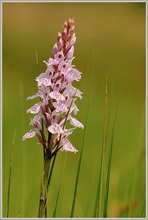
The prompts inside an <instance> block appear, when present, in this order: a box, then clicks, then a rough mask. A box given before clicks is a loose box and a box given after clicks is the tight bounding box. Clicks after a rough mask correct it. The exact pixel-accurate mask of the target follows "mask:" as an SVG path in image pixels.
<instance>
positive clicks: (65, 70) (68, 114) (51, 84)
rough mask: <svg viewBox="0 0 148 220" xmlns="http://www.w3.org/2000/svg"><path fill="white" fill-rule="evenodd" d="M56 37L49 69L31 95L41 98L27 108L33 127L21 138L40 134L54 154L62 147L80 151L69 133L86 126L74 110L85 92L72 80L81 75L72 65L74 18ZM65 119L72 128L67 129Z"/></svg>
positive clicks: (39, 136)
mask: <svg viewBox="0 0 148 220" xmlns="http://www.w3.org/2000/svg"><path fill="white" fill-rule="evenodd" d="M57 39H58V42H57V43H55V45H54V46H53V49H52V54H53V58H49V60H48V61H47V62H46V61H44V62H45V63H46V65H47V69H46V71H45V72H44V73H41V74H40V75H39V76H38V77H37V78H36V81H37V84H38V92H37V93H36V94H35V95H33V96H30V97H28V99H34V98H36V97H40V101H39V102H38V103H36V104H35V105H34V106H32V107H31V108H30V109H28V110H27V113H28V112H30V113H31V114H34V115H35V117H34V118H33V119H32V120H31V122H30V124H31V125H32V126H33V129H32V130H30V131H29V132H27V133H26V134H25V135H24V136H23V138H22V139H23V140H25V139H26V138H32V137H34V136H35V135H37V137H38V139H39V142H40V143H41V144H42V145H43V146H44V147H45V148H46V149H49V150H50V151H51V154H52V153H54V152H56V151H58V150H59V149H60V150H62V151H64V150H65V151H71V152H74V153H76V152H77V150H76V149H75V148H74V147H73V145H72V144H71V143H70V141H69V140H68V136H69V135H70V134H71V133H72V132H73V130H74V129H75V128H76V127H79V128H83V127H84V126H83V124H82V123H80V122H79V121H78V120H77V119H75V118H74V117H73V116H72V113H73V112H74V114H75V115H76V114H77V112H78V111H79V109H78V108H77V106H76V104H75V101H76V99H77V97H79V98H80V99H81V98H82V92H81V91H80V90H78V89H76V88H75V87H73V86H72V82H73V81H74V80H76V81H79V80H80V79H81V74H82V73H81V72H79V71H78V70H77V69H75V68H74V65H72V61H73V59H74V57H73V54H74V43H75V42H76V36H75V33H74V19H69V20H68V21H65V23H64V26H63V30H62V34H61V33H58V36H57ZM41 120H42V121H43V123H44V127H45V131H44V132H43V129H42V126H41V123H40V121H41ZM66 121H69V122H70V124H71V125H72V126H73V127H72V128H69V129H66V127H65V122H66ZM45 133H46V134H45Z"/></svg>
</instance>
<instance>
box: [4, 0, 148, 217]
mask: <svg viewBox="0 0 148 220" xmlns="http://www.w3.org/2000/svg"><path fill="white" fill-rule="evenodd" d="M145 7H146V3H144V2H141V3H136V2H133V3H130V2H126V3H123V2H120V3H105V2H104V3H101V2H98V3H72V2H69V3H51V2H47V3H41V2H40V3H37V2H36V3H29V2H28V3H21V2H20V3H16V2H15V3H14V2H13V3H12V2H3V3H2V13H3V14H2V45H3V54H2V55H3V56H2V65H3V66H2V70H3V74H2V80H3V81H2V87H3V88H2V91H3V113H2V116H3V123H2V129H3V142H2V143H3V146H2V172H3V173H2V178H3V179H2V192H3V198H2V211H3V217H5V212H6V201H7V187H8V176H9V164H10V152H11V142H12V139H13V135H14V130H15V129H16V138H15V149H14V161H13V168H12V185H11V196H10V217H17V216H18V217H37V213H38V204H39V191H40V180H41V175H42V168H43V156H42V147H41V146H40V145H37V138H36V137H35V138H33V139H30V140H29V139H28V140H26V141H25V142H23V141H22V140H21V139H22V136H23V135H24V134H25V133H26V132H27V131H28V130H29V129H30V128H31V127H30V126H29V122H30V118H31V117H32V116H31V115H29V114H26V110H27V109H28V108H30V107H31V106H32V105H33V103H34V101H35V100H33V101H32V100H31V101H27V102H26V99H27V97H28V96H30V95H33V94H34V93H36V91H37V85H36V82H35V78H36V77H37V76H38V75H39V74H40V73H42V72H44V71H45V69H46V65H45V64H44V63H43V60H47V59H48V58H49V57H51V56H52V53H51V51H52V47H53V45H54V43H55V42H56V41H57V33H58V32H59V31H60V32H61V30H62V27H63V24H64V21H65V20H67V19H68V18H75V32H76V37H77V41H76V44H75V57H76V58H75V60H74V62H73V63H74V64H75V66H76V68H77V69H78V70H80V71H81V72H83V69H84V67H85V65H87V68H86V70H85V72H84V73H83V75H82V79H81V83H80V85H79V89H80V90H81V91H82V92H83V99H82V100H78V101H77V105H78V108H79V109H80V111H79V113H78V115H77V119H79V120H80V121H81V122H82V123H85V118H86V112H87V105H88V102H89V94H90V87H92V93H91V101H90V109H89V116H88V125H87V128H86V139H85V148H84V155H83V160H82V167H81V173H80V182H79V188H78V197H77V201H76V209H75V217H92V216H93V207H94V204H95V195H96V190H97V181H98V175H99V164H100V153H101V146H102V137H103V118H104V97H105V83H106V82H105V81H106V75H107V76H108V112H107V114H108V115H107V140H106V156H108V149H109V147H110V142H111V133H112V126H113V120H114V116H115V111H116V107H117V103H118V99H119V96H120V91H121V87H122V84H123V78H124V75H125V74H127V78H126V83H125V87H124V91H123V95H122V97H121V102H120V105H119V111H118V116H117V122H116V128H115V140H114V149H113V161H112V162H113V163H112V170H111V183H110V194H109V211H108V213H109V216H110V217H117V216H119V214H120V212H121V210H124V208H125V207H126V206H127V205H130V204H129V202H130V191H131V189H132V188H133V185H132V184H133V182H135V178H136V183H135V185H136V188H135V189H136V190H135V191H136V194H135V197H134V199H135V200H136V204H137V206H135V208H134V209H135V210H136V211H135V212H138V210H140V207H141V205H142V204H141V203H142V195H143V192H144V187H145V145H146V143H145V78H146V58H145V54H146V47H145V44H146V43H145V41H146V39H145V34H146V31H145V19H146V17H145V16H146V15H145V9H146V8H145ZM93 39H94V41H93ZM36 48H37V52H38V60H39V64H38V65H37V64H36V58H35V50H36ZM90 52H93V58H92V59H89V60H88V57H89V54H90ZM92 74H93V84H92V85H91V77H92ZM75 85H76V84H75ZM83 134H84V131H83V130H81V129H77V130H75V131H74V132H73V134H72V135H71V137H70V140H71V142H72V143H73V145H74V146H75V148H76V149H78V150H79V152H78V153H77V154H75V155H74V154H73V153H65V152H64V153H63V152H59V153H58V157H57V161H56V165H55V169H54V172H53V178H52V181H51V187H50V190H49V201H48V207H49V208H48V210H49V211H48V216H50V217H52V214H53V209H54V206H55V201H56V196H57V193H58V188H59V185H60V181H61V177H62V172H63V165H64V161H65V156H66V155H67V156H66V168H65V172H64V177H63V181H62V189H61V193H60V197H59V203H58V209H57V217H69V215H70V211H71V205H72V198H73V191H74V184H75V177H76V172H77V166H78V160H79V156H80V149H81V145H82V138H83ZM106 161H107V159H106ZM135 176H136V177H135ZM132 199H133V198H132ZM132 202H133V201H132Z"/></svg>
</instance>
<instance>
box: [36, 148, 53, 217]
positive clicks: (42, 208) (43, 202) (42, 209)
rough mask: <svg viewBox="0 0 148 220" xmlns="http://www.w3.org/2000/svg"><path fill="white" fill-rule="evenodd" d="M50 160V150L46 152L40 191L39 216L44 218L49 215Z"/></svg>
mask: <svg viewBox="0 0 148 220" xmlns="http://www.w3.org/2000/svg"><path fill="white" fill-rule="evenodd" d="M50 161H51V158H50V157H49V151H47V150H46V152H45V160H44V170H43V175H42V180H41V191H40V202H39V210H38V217H39V218H44V217H47V207H46V206H47V187H48V175H49V169H50Z"/></svg>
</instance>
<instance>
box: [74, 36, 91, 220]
mask: <svg viewBox="0 0 148 220" xmlns="http://www.w3.org/2000/svg"><path fill="white" fill-rule="evenodd" d="M93 44H94V36H93ZM92 51H93V53H92V71H91V73H92V74H91V83H90V93H89V101H88V106H87V113H86V119H85V124H84V134H83V140H82V148H81V152H80V158H79V163H78V169H77V175H76V181H75V189H74V195H73V202H72V208H71V213H70V218H73V216H74V210H75V204H76V197H77V190H78V182H79V176H80V168H81V163H82V156H83V150H84V142H85V135H86V128H87V122H88V113H89V108H90V101H91V94H92V85H93V67H94V45H93V50H92ZM90 57H91V53H90V55H89V58H88V59H90ZM85 69H86V66H85V68H84V70H85Z"/></svg>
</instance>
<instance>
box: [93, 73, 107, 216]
mask: <svg viewBox="0 0 148 220" xmlns="http://www.w3.org/2000/svg"><path fill="white" fill-rule="evenodd" d="M107 103H108V77H107V76H106V86H105V105H104V126H103V138H102V152H101V162H100V175H99V181H98V189H97V194H96V202H95V208H94V217H100V212H101V204H102V201H103V198H102V194H103V193H102V191H103V189H102V185H103V177H104V156H105V148H106V147H105V145H106V124H107Z"/></svg>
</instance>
